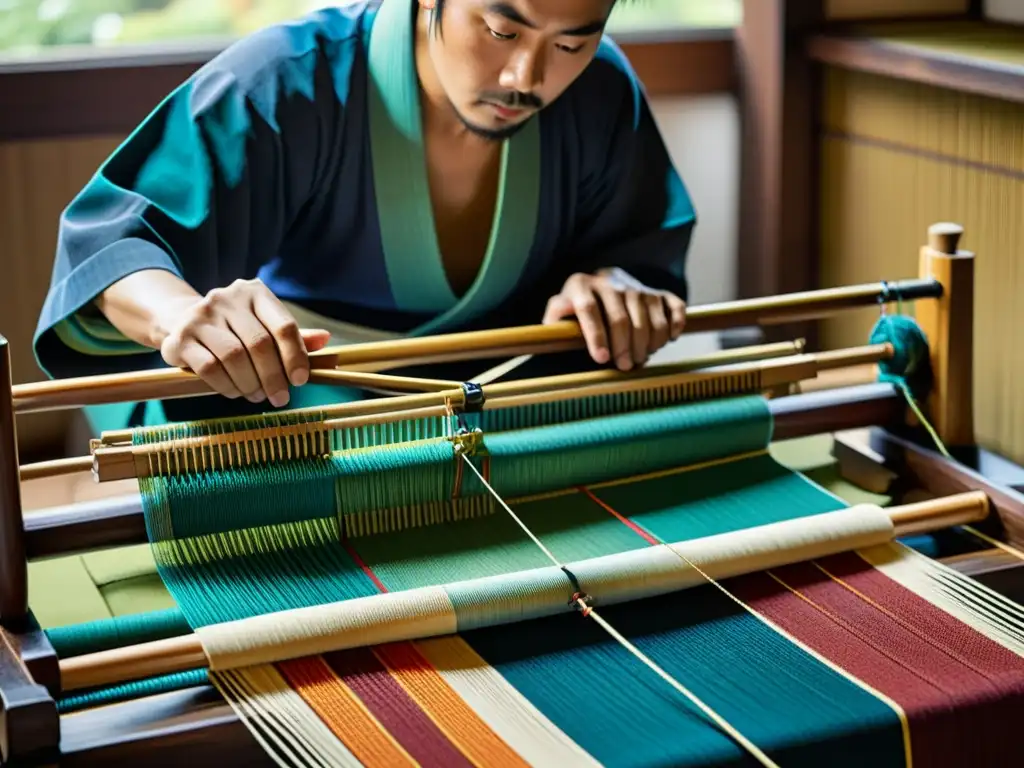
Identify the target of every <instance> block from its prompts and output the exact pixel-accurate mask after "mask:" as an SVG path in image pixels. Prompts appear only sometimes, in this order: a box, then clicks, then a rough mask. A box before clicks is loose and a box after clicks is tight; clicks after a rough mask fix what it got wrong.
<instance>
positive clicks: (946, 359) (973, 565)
mask: <svg viewBox="0 0 1024 768" xmlns="http://www.w3.org/2000/svg"><path fill="white" fill-rule="evenodd" d="M960 235H961V230H960V229H959V228H958V227H955V226H953V225H937V226H936V227H933V228H932V229H931V230H930V232H929V243H928V245H927V246H926V247H925V248H923V249H922V252H921V275H920V276H919V278H918V279H917V280H907V281H901V282H898V283H893V284H889V285H879V284H871V285H866V286H853V287H849V288H840V289H830V290H823V291H813V292H808V293H804V294H795V295H788V296H777V297H768V298H765V299H759V300H746V301H740V302H728V303H724V304H719V305H711V306H708V307H694V308H691V310H690V315H689V322H688V330H689V331H691V332H692V331H701V330H711V329H724V328H728V327H734V326H738V325H748V324H758V325H769V324H773V323H784V322H790V321H793V320H796V319H815V318H822V317H826V316H829V315H832V314H835V313H837V312H840V311H842V310H845V309H853V308H857V307H865V306H871V305H876V304H879V303H881V302H885V301H890V302H891V301H894V300H895V299H897V298H899V299H902V300H903V301H908V302H909V301H914V302H916V306H917V316H918V319H919V323H920V325H921V326H922V328H923V329H924V330H925V332H926V334H927V336H928V339H929V342H930V344H931V347H930V348H931V354H932V361H931V362H932V366H933V368H934V372H935V379H936V381H935V386H934V390H933V395H932V398H931V400H930V402H929V411H930V412H931V413H932V414H933V419H934V422H935V425H936V428H937V431H938V433H939V435H940V436H941V438H942V439H943V440H944V441H945V442H946V443H948V444H950V445H960V444H963V445H970V443H971V442H972V440H973V435H972V434H971V418H970V412H971V406H972V403H971V389H970V381H971V364H972V351H971V348H970V345H971V323H972V311H973V307H972V302H973V296H972V295H971V294H972V290H973V281H972V276H973V272H972V270H973V255H972V254H969V253H966V252H964V251H960V250H958V240H959V237H960ZM581 343H582V340H581V338H580V335H579V330H578V328H577V327H575V326H574V325H573V324H566V323H563V324H558V325H553V326H545V327H538V328H527V329H503V330H500V331H494V332H485V333H482V334H453V335H450V336H447V337H445V336H441V337H435V338H432V339H422V340H402V341H398V342H384V343H381V344H369V345H354V346H353V347H349V348H345V349H342V350H331V351H329V353H327V355H325V356H324V357H322V358H318V362H317V366H321V365H323V368H320V367H318V371H323V372H327V371H330V372H331V373H329V374H328V376H326V377H325V378H328V379H329V378H331V377H334V378H335V380H337V381H339V382H343V383H349V384H351V383H356V384H359V383H362V384H364V385H365V384H371V385H381V386H382V387H383V388H385V389H392V390H394V389H403V388H405V389H412V390H416V389H421V390H425V391H421V392H419V393H418V394H415V395H406V396H404V397H406V398H409V397H412V398H422V399H421V400H415V401H412V404H413V405H417V406H418V407H437V405H438V400H439V398H440V399H442V400H444V399H445V398H448V399H449V400H450V398H451V396H452V393H451V392H450V391H448V389H447V385H448V384H450V383H451V382H426V381H419V382H416V381H406V382H400V381H397V380H388V379H384V378H376V379H375V378H373V376H375V375H381V376H384V375H386V374H383V373H382V372H384V371H387V370H388V369H389V368H390V367H392V366H397V365H399V364H401V365H405V364H407V362H408V361H410V360H416V361H417V362H432V361H437V360H451V359H467V358H474V357H476V358H486V357H494V356H498V355H508V354H525V353H529V354H543V353H548V352H553V351H560V350H565V349H573V348H579V347H580V346H581ZM456 349H460V350H461V351H460V352H455V351H453V350H456ZM792 351H794V352H798V354H795V355H790V356H789V357H790V358H796V357H800V358H802V359H801V360H799V361H796V363H794V361H793V360H790V361H789V363H783V364H779V366H780V367H783V366H784V365H790V366H795V367H793V368H792V370H791V371H790V373H793V372H794V371H795V372H796V373H797V374H799V376H798V377H797V381H800V380H802V378H805V376H804V375H805V374H808V373H811V374H816V373H817V371H818V370H832V369H835V368H837V367H842V366H843V365H845V364H850V363H853V364H865V363H867V364H869V365H870V364H872V363H876V362H880V361H883V360H884V359H885V357H886V354H887V353H888V351H887V350H885V349H873V350H868V349H866V348H865V349H860V350H852V351H837V352H835V353H823V354H822V355H821V356H820V357H819V358H814V357H813V356H811V355H806V354H803V353H802V352H803V351H802V350H798V349H796V348H794V349H793V350H792ZM5 352H6V347H5ZM766 358H767V359H768V360H769V362H772V360H773V359H774V362H775V363H778V361H779V360H780V359H781V360H783V361H785V360H786V358H785V357H782V358H778V357H774V358H773V355H772V354H771V353H768V354H766ZM7 360H8V357H7V355H6V354H5V355H4V357H3V362H4V364H5V367H4V369H3V372H2V373H3V376H4V377H5V379H4V381H3V382H0V383H4V384H5V386H7V387H8V388H10V392H11V398H10V400H9V401H8V400H7V398H3V400H4V406H2V407H3V410H2V411H0V426H2V427H3V429H4V434H3V435H2V436H0V437H2V442H0V445H3V446H4V451H5V452H4V454H3V455H2V456H0V459H2V464H3V467H4V470H3V471H4V473H5V474H4V484H3V487H2V489H0V491H2V493H3V496H2V507H0V513H2V520H0V563H2V565H0V568H3V572H2V576H3V580H2V582H0V620H2V624H3V629H2V630H0V631H2V633H3V634H2V638H0V639H2V640H3V642H2V643H0V694H2V696H3V708H4V717H5V719H6V726H7V727H6V728H4V729H2V731H0V732H3V733H5V734H6V738H7V743H5V744H4V745H3V746H4V750H5V755H12V754H17V755H24V754H37V753H39V752H40V750H42V751H44V752H45V751H46V750H51V751H52V750H53V749H56V746H55V745H56V744H57V742H58V739H57V734H58V733H59V720H58V718H57V717H56V710H55V709H54V707H53V700H52V698H50V697H52V696H53V695H55V694H56V693H57V692H58V691H60V690H61V689H62V687H63V688H67V687H68V686H70V687H77V686H82V685H87V684H90V683H95V682H97V681H101V680H116V679H128V678H131V677H133V676H135V675H138V674H142V673H143V672H146V673H152V671H153V670H154V669H176V668H181V667H182V665H183V664H185V663H186V661H187V662H188V663H190V664H193V665H195V664H197V663H199V664H201V663H202V659H201V658H200V657H199V652H200V650H201V649H197V647H196V644H195V638H194V637H191V636H186V637H184V638H179V639H177V640H176V642H174V643H171V644H170V645H169V646H167V645H166V644H165V646H163V647H159V648H145V647H136V648H135V649H121V650H120V651H118V652H117V653H115V654H114V655H113V656H108V657H104V658H99V659H97V658H92V659H77V660H75V661H73V662H71V663H63V664H62V663H61V662H59V660H58V659H57V657H56V654H55V653H53V650H52V647H48V642H47V641H46V639H45V636H44V635H43V633H42V632H39V631H37V630H36V631H33V629H32V627H31V624H30V623H29V624H26V620H28V619H30V614H29V612H28V606H27V590H26V584H25V577H24V574H25V563H26V561H27V559H28V558H29V557H39V556H46V555H53V554H60V553H70V552H76V551H82V550H86V549H94V548H100V547H110V546H120V545H123V544H126V543H142V542H145V541H146V540H147V539H146V535H145V530H144V527H143V523H142V517H141V513H140V511H139V510H138V509H137V508H135V506H133V503H134V502H133V500H132V499H127V500H125V499H121V500H116V501H115V502H113V503H108V504H106V505H98V506H94V507H92V508H91V509H88V508H86V507H81V508H79V509H84V510H85V514H82V513H81V512H80V511H76V510H74V509H62V510H53V511H52V512H50V513H43V514H34V515H33V516H32V520H31V522H30V524H29V526H28V528H26V527H25V523H24V521H23V519H22V514H21V505H20V492H19V482H18V478H19V473H18V468H19V465H18V459H17V453H16V440H15V429H14V417H15V414H16V413H20V412H29V411H33V410H46V409H47V408H66V407H75V406H77V405H82V404H86V403H100V402H116V401H117V400H118V399H133V400H134V399H149V398H159V397H170V396H183V395H185V394H202V393H204V392H206V391H207V388H205V385H203V383H202V382H201V381H199V380H198V378H197V377H195V376H194V375H192V374H191V373H189V372H185V371H167V372H159V373H158V374H146V375H144V376H129V377H104V378H103V379H101V380H98V381H97V380H95V379H93V380H79V381H76V382H70V383H68V382H47V383H46V384H45V385H27V386H25V387H23V388H16V387H15V388H11V387H10V370H9V363H8V362H6V361H7ZM323 360H326V361H327V362H322V361H323ZM740 364H742V363H740ZM759 364H760V363H759ZM335 372H336V373H335ZM688 373H692V371H690V372H687V371H682V372H678V373H676V374H670V375H680V376H685V375H687V374H688ZM645 377H646V379H647V382H646V383H648V384H649V383H650V381H651V380H653V379H656V378H657V375H656V374H651V375H647V374H640V375H633V376H619V375H614V374H602V375H599V376H596V377H591V379H589V380H587V379H585V378H584V379H579V380H575V381H571V382H569V383H570V384H572V385H573V386H566V387H565V389H567V390H568V391H572V390H573V389H578V388H579V387H580V386H601V385H608V384H614V385H619V386H631V385H636V384H637V382H640V383H641V384H642V383H643V382H644V379H645ZM780 383H782V384H791V383H793V382H792V381H790V380H789V378H788V376H783V377H782V379H778V380H776V381H775V382H774V384H776V385H777V384H780ZM97 384H98V385H99V386H95V385H97ZM565 384H566V381H565V380H563V385H565ZM546 385H547V386H546V388H545V383H544V382H541V383H536V382H534V383H533V384H531V383H525V384H524V383H515V387H514V388H511V389H509V390H506V393H505V395H504V396H505V397H520V398H522V397H531V396H534V395H539V396H540V397H552V396H553V394H554V395H557V394H558V392H557V389H558V388H557V387H554V386H552V383H551V382H550V381H549V382H547V383H546ZM516 388H518V389H516ZM536 388H540V389H541V391H540V392H537V391H535V390H536ZM498 392H499V395H498V398H499V399H500V397H501V396H502V395H501V390H500V389H499V390H498ZM439 393H440V394H439ZM400 397H402V396H400ZM396 401H397V403H398V405H399V406H401V405H402V402H401V400H400V398H393V399H391V400H388V401H384V405H382V406H373V408H375V409H378V411H377V413H370V414H363V415H364V416H370V417H371V418H386V417H387V416H388V414H389V413H390V414H394V413H396V412H398V411H396V409H395V405H396ZM409 403H410V401H409V400H406V401H405V404H406V405H409ZM771 410H772V413H773V416H774V418H775V438H776V439H784V438H787V437H797V436H802V435H811V434H817V433H823V432H831V431H838V430H848V429H853V428H858V427H867V426H874V425H878V426H882V427H895V428H897V430H898V428H899V427H900V426H901V424H902V423H903V421H904V419H905V416H906V404H905V402H904V400H903V397H902V395H901V394H900V393H899V392H897V391H896V389H895V388H894V387H893V386H892V385H888V384H878V383H875V384H859V385H855V386H845V387H841V388H837V389H832V390H826V389H823V390H819V391H813V392H808V393H806V394H798V395H788V396H779V397H775V398H773V399H772V400H771ZM105 437H107V438H108V441H106V442H105V441H103V440H101V441H100V443H99V445H100V446H103V445H110V446H111V447H112V448H116V447H117V440H116V438H117V436H116V435H115V436H113V439H110V438H111V436H109V435H108V436H105ZM886 440H887V442H886V443H885V444H884V446H883V447H882V448H881V449H878V450H880V451H882V453H876V455H875V458H876V459H877V462H876V463H877V465H878V466H879V467H881V466H882V465H885V466H887V467H889V468H890V469H893V470H895V471H896V472H898V473H902V474H903V475H904V476H905V477H907V478H909V479H910V480H912V481H913V482H914V483H915V484H916V485H917V486H919V487H921V488H923V489H924V490H925V491H927V492H930V493H931V494H933V495H935V496H939V497H944V498H939V499H936V500H933V501H929V502H924V503H922V504H919V505H916V506H909V505H907V506H902V507H896V508H894V509H892V510H890V514H891V515H892V517H893V520H894V522H895V523H896V524H897V530H899V531H901V532H906V531H911V530H913V531H921V530H933V529H936V528H943V527H947V526H950V525H959V524H963V523H965V522H970V521H977V520H980V519H982V518H985V517H986V516H987V517H989V518H996V520H994V521H992V525H993V526H994V527H995V528H999V527H1000V526H1001V531H1000V533H1001V534H1002V535H1004V536H1005V537H1006V538H1007V539H1008V540H1009V541H1011V542H1014V543H1017V544H1021V543H1024V497H1022V496H1021V495H1020V494H1017V493H1016V492H1015V491H1013V490H1012V489H1009V488H1002V487H999V486H998V485H997V484H995V483H993V482H990V481H989V480H987V479H986V478H985V477H983V476H981V475H980V474H978V473H977V472H974V471H972V470H971V469H969V468H967V467H964V466H962V465H958V464H957V463H956V462H954V461H952V460H950V459H946V458H943V457H942V456H939V455H937V454H936V453H935V452H934V451H932V450H929V449H928V448H923V447H919V446H918V445H916V444H914V443H913V442H911V441H910V440H908V439H904V438H901V437H896V436H895V435H891V434H888V433H886ZM842 445H844V446H845V449H846V450H847V451H848V452H850V453H851V455H852V454H856V455H857V456H859V457H860V458H861V459H864V458H865V457H867V458H870V457H871V451H870V450H867V449H865V450H861V449H860V448H859V447H855V446H854V443H853V442H846V443H843V444H842ZM88 458H91V457H88ZM989 510H992V511H995V512H996V515H988V514H987V513H988V512H989ZM962 567H963V569H964V570H965V571H966V572H969V573H975V574H983V573H986V572H988V571H991V570H993V569H1004V568H1005V567H1006V560H1005V557H1002V556H1001V553H999V551H998V550H994V551H993V552H989V553H984V554H976V555H974V556H972V559H970V560H965V561H964V562H963V563H962ZM26 627H28V628H27V629H26ZM140 665H141V666H140ZM161 665H163V666H161ZM168 665H169V666H168ZM62 675H63V676H65V679H64V681H63V683H62ZM224 716H225V712H224V710H223V709H221V710H220V711H219V712H218V713H217V715H216V717H224ZM210 717H211V718H213V717H215V716H213V715H210ZM19 718H21V719H19ZM200 719H202V718H200ZM228 719H229V720H230V718H228ZM206 725H207V726H210V728H209V730H208V731H206V732H207V733H211V734H212V733H214V732H215V731H216V727H214V726H213V725H212V724H211V723H210V722H207V723H206ZM234 725H237V723H235V724H234ZM228 726H231V723H227V724H226V726H225V727H226V729H225V730H221V731H220V732H219V733H220V735H221V736H225V738H223V739H222V740H221V746H223V745H224V744H234V745H235V746H239V747H241V752H242V753H244V751H245V746H244V745H243V744H242V743H241V741H240V740H242V739H244V734H243V733H242V732H241V731H242V729H240V728H236V729H235V730H234V731H231V730H230V727H228ZM171 730H172V727H171V726H169V725H168V726H165V728H164V729H163V730H162V731H160V734H159V735H160V736H165V737H169V738H173V737H171V736H170V733H171ZM194 736H195V734H194V733H192V734H190V735H186V736H184V737H183V738H192V737H194ZM211 738H220V736H211Z"/></svg>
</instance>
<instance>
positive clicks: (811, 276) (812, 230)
mask: <svg viewBox="0 0 1024 768" xmlns="http://www.w3.org/2000/svg"><path fill="white" fill-rule="evenodd" d="M824 6H825V0H743V20H742V22H741V24H740V27H739V29H738V30H737V32H736V55H737V80H738V99H739V103H740V110H741V120H742V128H741V133H742V145H741V148H740V162H741V169H740V170H741V189H740V225H739V226H740V243H739V253H738V254H737V260H738V263H737V266H738V269H737V275H738V285H737V288H738V291H739V295H740V297H741V298H755V297H760V296H773V295H775V294H779V293H792V292H795V291H806V290H811V289H813V288H817V287H818V271H819V270H818V242H817V240H818V198H819V194H818V189H817V187H818V165H819V158H818V154H819V149H818V143H819V137H818V130H817V125H818V119H819V115H818V112H819V110H820V106H819V99H820V90H821V87H820V82H819V81H820V72H819V70H820V67H819V66H818V65H817V64H815V63H814V62H812V61H811V60H810V58H809V57H808V56H807V54H806V51H805V49H804V39H805V37H806V35H807V34H808V33H810V32H811V31H813V30H816V29H818V27H819V26H820V25H821V23H822V22H823V20H824V18H825V7H824ZM764 330H765V336H766V337H767V339H768V340H773V339H778V340H782V339H791V338H793V337H794V336H799V337H801V338H805V339H807V343H808V348H809V349H811V350H813V349H815V348H816V347H817V341H816V337H817V324H815V323H793V324H786V325H784V326H772V327H770V328H767V329H764Z"/></svg>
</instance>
